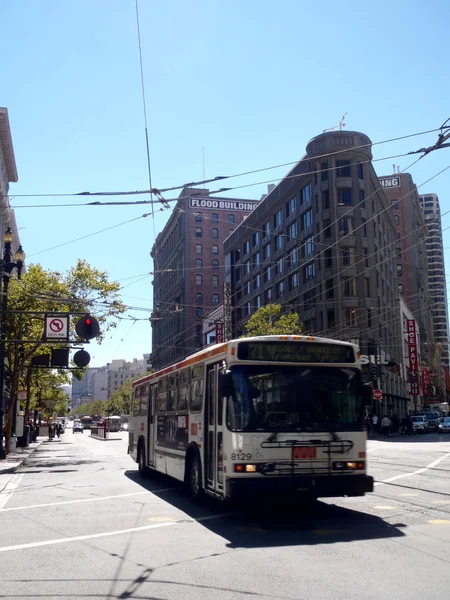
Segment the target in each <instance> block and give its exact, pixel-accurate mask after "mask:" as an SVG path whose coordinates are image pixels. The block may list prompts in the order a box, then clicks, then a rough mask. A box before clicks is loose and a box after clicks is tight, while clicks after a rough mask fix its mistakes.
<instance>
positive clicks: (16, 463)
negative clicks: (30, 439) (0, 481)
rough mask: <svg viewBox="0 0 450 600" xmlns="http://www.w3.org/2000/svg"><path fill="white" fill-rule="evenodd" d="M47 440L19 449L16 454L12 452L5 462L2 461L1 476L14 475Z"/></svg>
mask: <svg viewBox="0 0 450 600" xmlns="http://www.w3.org/2000/svg"><path fill="white" fill-rule="evenodd" d="M44 439H45V438H43V437H41V439H40V440H38V441H37V442H34V443H32V444H30V445H29V446H27V447H26V448H17V450H16V451H15V452H10V453H9V454H7V455H6V459H5V460H0V475H1V474H3V473H14V471H17V469H18V468H19V467H20V466H21V465H22V464H23V463H24V462H25V461H26V460H27V458H28V457H29V456H30V455H31V454H33V452H34V451H35V450H36V448H39V446H40V445H41V444H42V442H43V441H44Z"/></svg>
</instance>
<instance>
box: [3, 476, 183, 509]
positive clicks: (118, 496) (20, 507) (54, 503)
mask: <svg viewBox="0 0 450 600" xmlns="http://www.w3.org/2000/svg"><path fill="white" fill-rule="evenodd" d="M22 477H23V475H22ZM5 489H6V488H5ZM173 489H175V488H162V489H160V490H154V491H151V492H148V491H147V492H132V493H129V494H116V495H115V496H97V497H95V498H82V499H80V500H62V501H61V502H47V503H46V504H32V505H31V506H13V507H11V508H3V509H2V504H1V498H2V496H1V495H0V510H2V512H6V511H7V510H31V509H32V508H44V507H46V506H62V505H64V504H78V503H81V502H99V501H104V500H114V499H115V498H129V497H130V496H145V495H146V494H160V493H162V492H169V491H171V490H173Z"/></svg>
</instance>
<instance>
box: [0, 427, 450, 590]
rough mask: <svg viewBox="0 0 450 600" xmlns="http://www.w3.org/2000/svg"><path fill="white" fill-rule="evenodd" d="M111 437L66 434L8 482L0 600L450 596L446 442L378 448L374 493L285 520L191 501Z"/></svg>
mask: <svg viewBox="0 0 450 600" xmlns="http://www.w3.org/2000/svg"><path fill="white" fill-rule="evenodd" d="M115 435H116V436H117V437H120V438H121V439H119V440H114V441H108V442H103V441H100V440H96V439H93V438H91V437H90V435H89V432H87V431H85V432H84V434H83V435H80V434H72V432H71V430H67V431H66V433H65V434H64V435H63V436H61V438H60V439H59V440H54V441H51V442H50V441H47V440H45V441H44V442H43V443H42V445H41V446H40V447H39V448H38V449H37V450H36V451H35V453H34V454H33V455H32V456H31V458H30V459H29V461H28V463H27V464H24V465H23V466H22V467H21V468H20V469H19V470H18V471H17V472H16V473H15V474H4V475H0V582H1V583H0V598H8V599H13V598H26V599H30V600H31V599H38V598H45V599H51V598H75V599H83V598H89V599H95V600H96V599H100V598H101V599H103V598H142V599H143V598H148V599H153V600H163V599H164V600H168V599H170V600H172V599H173V600H175V599H177V600H178V599H182V600H185V599H186V600H187V599H189V600H194V599H195V600H203V599H204V600H206V599H211V598H223V599H225V600H235V599H236V600H238V599H242V598H257V599H258V600H267V599H270V598H275V599H283V600H293V599H302V600H303V599H304V600H311V599H316V598H317V600H319V599H323V598H333V599H336V600H340V599H346V600H348V599H349V598H351V599H352V600H359V599H373V600H375V599H377V600H384V599H386V600H388V599H389V600H392V599H393V598H394V599H396V600H397V599H403V598H404V599H406V598H407V599H408V600H416V599H417V600H419V599H420V600H428V599H429V600H434V599H435V598H439V597H441V598H445V597H447V596H448V586H449V583H450V477H449V475H450V437H449V438H448V440H447V438H445V437H442V436H438V435H437V434H429V435H426V436H415V437H413V438H399V437H398V438H390V439H388V440H387V441H384V440H378V439H377V440H369V443H368V450H369V455H368V457H369V462H370V469H369V472H370V474H372V475H373V476H374V477H375V480H376V482H377V483H376V487H375V492H374V493H373V494H369V495H367V496H365V497H363V498H339V499H329V500H324V501H320V502H318V503H317V504H316V505H315V506H313V507H309V508H302V507H301V506H297V507H294V508H289V509H288V510H287V509H283V510H281V511H280V512H277V509H276V507H272V508H265V509H260V507H258V506H255V507H252V508H251V509H250V510H248V509H247V510H236V509H233V508H228V507H226V506H224V505H222V504H220V503H216V502H214V501H206V502H204V503H202V504H195V503H194V502H192V501H191V500H190V499H189V498H188V497H187V496H186V495H185V494H184V493H183V490H182V487H181V486H180V485H179V484H178V483H177V482H174V481H173V480H171V479H169V478H167V477H164V476H151V477H147V478H145V479H143V478H142V477H141V476H140V475H139V473H138V471H137V465H135V464H134V463H133V461H132V460H131V459H130V458H129V457H128V456H127V454H126V448H127V434H126V433H123V434H115Z"/></svg>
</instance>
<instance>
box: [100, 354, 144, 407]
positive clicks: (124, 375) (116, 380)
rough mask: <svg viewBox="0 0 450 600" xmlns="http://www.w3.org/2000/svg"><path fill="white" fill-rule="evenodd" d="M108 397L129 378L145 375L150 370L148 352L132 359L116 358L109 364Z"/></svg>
mask: <svg viewBox="0 0 450 600" xmlns="http://www.w3.org/2000/svg"><path fill="white" fill-rule="evenodd" d="M107 370H108V372H107V388H108V398H110V397H111V394H112V393H113V392H115V391H116V390H117V388H119V387H120V386H121V385H122V384H123V383H125V381H127V380H128V379H132V378H133V379H134V378H136V377H143V376H144V375H145V374H146V373H148V371H149V370H150V367H149V362H148V354H144V358H139V359H138V358H133V360H132V361H126V360H122V359H114V360H112V361H111V362H110V363H108V365H107Z"/></svg>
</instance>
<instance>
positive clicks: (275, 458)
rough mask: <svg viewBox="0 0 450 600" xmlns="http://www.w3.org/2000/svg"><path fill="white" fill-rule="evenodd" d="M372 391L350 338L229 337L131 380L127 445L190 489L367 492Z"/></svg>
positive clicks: (222, 494)
mask: <svg viewBox="0 0 450 600" xmlns="http://www.w3.org/2000/svg"><path fill="white" fill-rule="evenodd" d="M369 397H371V389H370V388H369V387H367V386H364V384H363V381H362V376H361V362H360V359H359V349H358V347H357V346H355V345H353V344H350V343H347V342H341V341H338V340H332V339H325V338H318V337H312V336H309V337H306V336H261V337H257V338H246V339H240V340H231V341H229V342H225V343H222V344H217V345H215V346H211V347H208V348H206V349H205V350H202V351H200V352H198V353H196V354H194V355H192V356H190V357H188V358H186V359H185V360H183V361H181V362H180V363H178V364H176V365H172V366H170V367H167V368H166V369H163V370H161V371H159V372H156V373H152V374H151V375H147V376H146V377H144V378H142V379H140V380H137V381H135V382H134V383H133V397H132V407H131V414H130V424H129V446H128V451H129V453H130V454H131V456H132V457H133V458H134V460H136V461H137V462H138V463H139V468H140V470H141V471H142V472H144V471H145V470H147V469H153V470H157V471H161V472H163V473H167V474H169V475H170V476H172V477H175V478H177V479H179V480H180V481H184V482H185V483H186V484H187V485H188V486H189V488H190V491H191V493H192V495H193V496H199V495H200V494H202V493H208V494H210V495H213V496H216V497H219V498H224V499H233V498H236V497H237V498H239V497H240V496H246V497H247V496H248V495H249V494H253V493H255V494H258V495H260V494H263V495H264V494H286V493H295V492H298V491H303V492H305V491H306V492H308V493H310V494H311V495H313V496H316V497H319V496H321V497H325V496H343V495H348V496H360V495H364V494H365V493H366V492H369V491H372V490H373V479H372V478H371V477H369V476H368V475H367V473H366V432H365V427H364V407H365V404H366V403H367V402H368V398H369Z"/></svg>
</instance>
